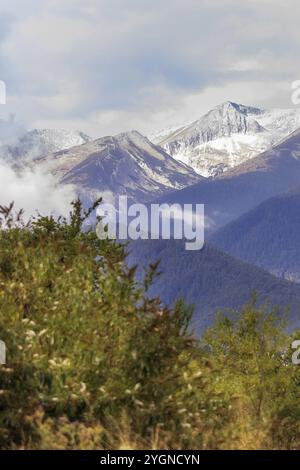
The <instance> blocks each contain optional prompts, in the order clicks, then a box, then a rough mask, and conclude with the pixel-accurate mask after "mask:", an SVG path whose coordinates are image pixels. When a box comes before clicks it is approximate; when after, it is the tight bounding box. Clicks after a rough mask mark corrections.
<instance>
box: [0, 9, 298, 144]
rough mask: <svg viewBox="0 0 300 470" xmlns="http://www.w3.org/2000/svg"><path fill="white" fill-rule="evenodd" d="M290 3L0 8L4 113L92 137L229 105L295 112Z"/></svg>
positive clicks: (294, 26)
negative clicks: (5, 92)
mask: <svg viewBox="0 0 300 470" xmlns="http://www.w3.org/2000/svg"><path fill="white" fill-rule="evenodd" d="M299 17H300V4H299V1H298V0H259V1H257V0H246V1H244V2H241V1H240V0H239V1H236V0H84V1H83V0H1V6H0V79H2V80H4V81H5V82H6V85H7V93H8V96H7V104H6V105H1V110H0V112H1V115H2V116H3V115H4V114H8V113H15V114H16V115H17V117H18V119H19V120H21V121H22V122H23V123H24V124H25V125H26V126H28V127H70V128H79V129H81V130H83V131H85V132H87V133H88V134H90V135H92V136H95V137H98V136H102V135H105V134H112V133H117V132H120V131H123V130H128V129H133V128H136V129H138V130H140V131H142V132H144V133H148V132H151V131H152V130H154V129H159V128H161V127H166V126H168V125H171V124H173V123H174V124H177V123H180V122H182V121H185V120H192V119H196V118H197V117H200V115H201V114H203V113H204V112H205V111H207V110H208V109H210V108H211V107H213V106H215V105H217V104H218V103H220V102H223V101H226V100H232V101H237V102H241V103H244V104H251V105H261V106H265V107H269V106H274V107H276V106H277V107H292V106H293V104H292V103H291V98H290V96H291V82H292V81H294V80H298V79H300V66H299V59H300V57H299V52H300V48H299V45H300V28H299Z"/></svg>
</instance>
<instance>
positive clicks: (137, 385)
mask: <svg viewBox="0 0 300 470" xmlns="http://www.w3.org/2000/svg"><path fill="white" fill-rule="evenodd" d="M99 202H100V201H98V202H96V203H95V206H94V207H93V208H92V209H91V210H93V209H95V208H96V206H97V204H98V203H99ZM0 213H1V217H0V224H1V230H0V338H1V340H3V341H5V343H6V346H7V364H6V365H5V366H0V448H2V449H9V448H47V449H48V448H76V449H77V448H78V449H82V448H95V449H96V448H125V447H126V448H140V447H143V448H145V447H150V448H163V447H169V448H182V447H184V448H199V449H202V448H204V449H207V448H218V449H222V448H298V447H299V446H300V436H299V426H298V417H299V412H300V409H299V406H298V396H299V393H298V388H299V381H300V375H299V372H298V368H297V366H293V365H292V364H291V362H290V357H291V350H290V343H291V338H289V337H288V335H286V333H285V330H284V324H283V322H281V321H279V320H278V315H277V313H276V312H275V311H271V312H270V313H268V312H267V311H266V309H263V308H258V307H257V306H256V305H255V302H254V301H253V302H252V303H250V304H249V305H246V306H245V307H244V309H243V311H242V312H240V313H239V314H236V317H235V318H234V316H233V315H232V314H231V315H230V319H229V318H227V317H226V316H224V315H220V317H219V319H218V321H217V322H216V324H215V326H214V327H213V328H211V329H209V330H208V331H207V332H206V334H205V336H204V337H203V338H202V340H201V342H199V341H197V340H196V339H195V338H194V337H193V335H192V334H191V331H190V327H189V324H190V319H191V315H192V310H191V309H190V308H189V307H187V306H186V305H185V303H184V302H183V301H178V302H177V303H176V305H175V306H174V308H173V309H167V308H165V307H164V306H163V305H162V304H161V302H160V301H159V299H156V298H151V297H150V296H149V295H148V289H149V288H150V287H151V283H152V281H153V279H154V278H155V275H156V273H157V268H158V265H157V263H153V264H152V265H151V266H150V268H149V271H148V272H147V273H146V275H145V277H144V279H143V280H141V281H140V282H137V281H136V268H128V267H127V265H126V263H125V258H126V246H122V245H119V244H117V243H115V242H113V241H110V240H107V239H104V240H99V239H98V238H97V236H96V234H95V232H94V231H93V230H87V229H86V228H85V226H86V222H87V219H88V218H89V216H90V215H91V211H87V212H85V211H84V210H83V209H82V207H81V203H80V201H76V202H75V203H74V205H73V211H72V212H71V214H70V218H69V220H68V221H67V220H66V219H62V218H61V219H54V218H53V217H42V216H39V217H37V219H34V220H32V221H30V222H29V223H27V224H25V223H24V222H23V221H22V214H21V213H20V214H17V215H14V214H13V206H11V207H9V208H5V207H0Z"/></svg>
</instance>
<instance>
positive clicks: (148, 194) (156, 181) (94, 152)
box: [39, 131, 204, 202]
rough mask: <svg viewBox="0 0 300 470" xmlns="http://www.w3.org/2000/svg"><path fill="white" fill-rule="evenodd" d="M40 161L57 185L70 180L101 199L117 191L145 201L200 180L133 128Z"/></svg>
mask: <svg viewBox="0 0 300 470" xmlns="http://www.w3.org/2000/svg"><path fill="white" fill-rule="evenodd" d="M39 164H45V165H47V168H48V169H49V170H50V171H51V172H52V173H53V174H55V175H56V176H57V178H58V179H59V181H60V182H61V183H62V184H72V185H74V186H75V188H76V189H77V192H78V193H79V194H82V195H84V197H85V198H88V199H90V200H91V199H94V198H95V197H98V196H99V195H102V196H103V197H104V200H105V201H106V202H111V201H114V200H115V198H116V196H118V195H127V196H128V197H129V198H130V199H131V200H133V201H138V202H145V201H149V200H151V199H153V198H154V197H156V196H157V195H163V194H166V193H169V192H170V191H174V190H178V189H181V188H184V187H186V186H190V185H191V184H194V183H196V182H198V181H201V179H204V178H203V177H201V176H200V175H198V174H197V173H196V172H195V171H194V170H193V169H192V168H190V167H189V166H187V165H185V164H184V163H181V162H178V161H176V160H175V159H173V158H172V157H171V156H170V155H168V154H167V153H166V152H165V151H164V150H163V149H162V148H161V147H157V146H155V145H154V144H153V143H151V142H150V141H149V140H148V139H147V138H146V137H144V136H143V135H142V134H140V133H139V132H137V131H131V132H124V133H122V134H119V135H116V136H113V137H111V136H108V137H102V138H100V139H96V140H93V141H90V142H87V143H84V144H82V145H78V146H75V147H72V148H70V149H67V150H62V151H60V152H56V153H53V154H50V155H47V156H45V157H43V158H41V159H39Z"/></svg>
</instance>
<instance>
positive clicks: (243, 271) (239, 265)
mask: <svg viewBox="0 0 300 470" xmlns="http://www.w3.org/2000/svg"><path fill="white" fill-rule="evenodd" d="M129 252H130V254H129V257H128V262H129V264H130V265H135V264H136V265H137V264H138V265H139V266H147V265H149V263H151V262H153V261H155V260H158V259H160V260H161V263H160V268H159V269H160V271H161V272H162V275H161V276H160V277H158V278H157V279H156V280H155V282H154V285H153V287H152V288H151V289H150V294H151V295H157V296H159V297H160V298H161V299H162V300H163V301H164V302H165V303H166V304H168V305H171V304H172V303H173V302H174V301H175V300H176V299H177V298H179V297H183V298H185V299H186V301H187V302H188V303H189V304H194V305H195V314H194V320H193V324H194V326H195V329H196V330H197V332H198V333H200V332H201V331H202V330H203V329H204V328H205V327H207V326H208V325H211V324H212V323H213V319H214V316H215V312H216V311H217V310H219V309H227V308H234V309H238V308H240V307H241V306H242V305H243V304H244V303H246V302H247V301H248V300H249V299H250V297H251V294H252V293H253V291H256V292H257V293H258V294H259V297H258V299H259V301H260V302H262V301H268V302H269V303H270V305H273V306H274V305H279V306H280V307H281V308H282V309H284V308H285V307H287V306H290V312H289V325H290V327H291V328H293V327H296V326H297V327H299V326H300V286H299V285H297V284H293V283H291V282H288V281H285V280H281V279H277V278H276V277H275V276H272V275H271V274H269V273H267V272H265V271H263V270H262V269H260V268H257V267H254V266H251V265H249V264H247V263H245V262H243V261H239V260H237V259H235V258H234V257H232V256H230V255H228V254H226V253H224V252H223V251H221V250H220V249H218V248H216V247H215V246H213V245H211V244H206V245H205V247H204V249H203V250H201V251H193V252H191V251H186V250H185V249H184V243H183V242H182V241H174V240H138V241H135V242H130V245H129ZM139 273H140V274H141V269H140V270H139Z"/></svg>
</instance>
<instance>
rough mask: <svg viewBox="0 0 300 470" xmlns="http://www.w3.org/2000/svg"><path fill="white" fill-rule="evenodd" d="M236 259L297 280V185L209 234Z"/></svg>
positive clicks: (299, 260)
mask: <svg viewBox="0 0 300 470" xmlns="http://www.w3.org/2000/svg"><path fill="white" fill-rule="evenodd" d="M211 240H212V241H213V242H214V243H215V244H216V245H218V246H219V247H221V248H222V249H224V250H225V251H227V252H229V253H231V254H232V255H234V256H237V257H238V258H241V259H243V260H245V261H248V262H249V263H253V264H256V265H257V266H260V267H262V268H264V269H266V270H268V271H270V272H271V273H273V274H275V275H276V276H278V277H282V278H285V279H289V280H292V281H294V282H300V187H299V189H298V190H295V191H293V192H290V193H286V194H282V195H279V196H276V197H273V198H271V199H268V200H267V201H265V202H263V203H262V204H260V205H259V206H258V207H256V208H255V209H253V210H251V211H250V212H247V213H246V214H244V215H242V216H241V217H239V218H238V219H237V220H234V221H233V222H231V223H229V224H228V225H226V226H225V227H223V228H221V229H220V230H219V231H217V232H216V233H215V234H213V235H212V238H211Z"/></svg>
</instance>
